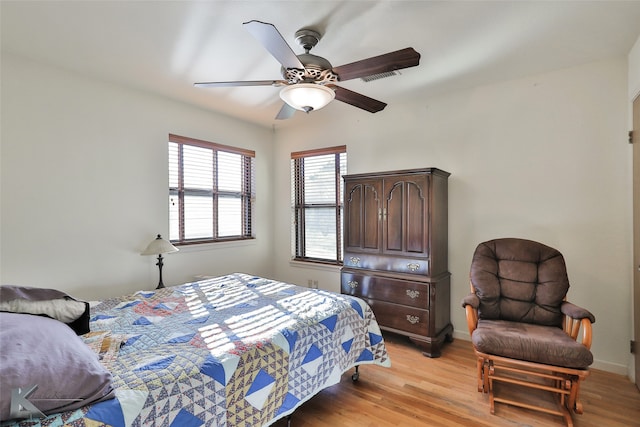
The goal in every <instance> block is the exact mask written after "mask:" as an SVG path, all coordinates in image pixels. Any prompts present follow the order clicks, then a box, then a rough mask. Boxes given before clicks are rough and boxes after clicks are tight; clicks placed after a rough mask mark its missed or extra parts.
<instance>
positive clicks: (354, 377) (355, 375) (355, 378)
mask: <svg viewBox="0 0 640 427" xmlns="http://www.w3.org/2000/svg"><path fill="white" fill-rule="evenodd" d="M358 366H359V365H356V371H355V372H354V373H353V375H351V380H352V381H358V378H360V372H358Z"/></svg>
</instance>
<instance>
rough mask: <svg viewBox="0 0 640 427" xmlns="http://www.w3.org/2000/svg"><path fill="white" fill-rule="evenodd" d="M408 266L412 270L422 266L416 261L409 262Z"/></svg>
mask: <svg viewBox="0 0 640 427" xmlns="http://www.w3.org/2000/svg"><path fill="white" fill-rule="evenodd" d="M407 268H408V269H409V270H411V271H418V269H419V268H420V264H418V263H415V262H410V263H409V264H407Z"/></svg>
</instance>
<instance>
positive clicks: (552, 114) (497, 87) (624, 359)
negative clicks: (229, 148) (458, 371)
mask: <svg viewBox="0 0 640 427" xmlns="http://www.w3.org/2000/svg"><path fill="white" fill-rule="evenodd" d="M626 76H627V63H626V60H625V58H621V59H619V60H611V61H606V62H599V63H592V64H588V65H584V66H580V67H575V68H571V69H565V70H559V71H555V72H551V73H546V74H542V75H536V76H531V77H528V78H523V79H519V80H513V81H507V82H502V83H498V84H493V85H489V86H483V87H478V88H475V89H471V90H464V91H460V92H457V93H451V94H447V95H442V96H431V97H429V96H424V97H421V96H420V94H417V95H416V102H415V103H412V104H410V105H409V104H408V105H398V104H393V103H391V102H390V105H389V106H388V107H387V108H386V109H385V110H384V111H382V112H380V113H377V114H375V115H371V114H369V113H365V112H362V113H359V114H353V113H349V114H347V111H348V110H349V109H352V108H353V107H349V106H347V105H343V104H340V103H339V102H335V103H333V104H332V105H330V106H329V107H327V108H326V109H324V110H321V111H319V112H318V113H322V114H318V115H317V116H315V117H314V120H306V122H305V123H304V125H300V126H295V127H283V128H282V129H279V130H278V131H277V141H276V143H277V149H276V152H275V154H274V163H275V168H274V169H275V171H276V173H277V175H276V177H275V188H274V203H275V206H276V208H275V209H276V212H275V218H276V221H277V222H276V227H275V229H276V231H275V237H276V248H275V253H276V254H277V259H276V265H275V269H276V274H277V275H278V276H279V277H280V278H281V279H284V280H293V281H298V282H302V283H306V279H307V278H313V279H315V280H319V283H320V287H323V288H326V289H330V290H338V289H339V282H340V279H339V273H338V270H337V269H333V270H331V269H325V270H315V269H310V270H307V271H305V270H303V269H300V268H297V267H294V266H292V265H291V263H290V262H289V253H290V250H289V240H288V239H289V235H290V233H289V222H288V218H289V214H290V212H289V208H288V206H289V190H288V189H289V175H288V172H287V171H288V161H289V153H290V152H291V151H292V150H293V149H295V150H300V149H306V148H315V147H322V146H327V145H338V144H346V145H347V153H348V168H349V171H348V172H349V173H362V172H373V171H383V170H394V169H406V168H414V167H429V166H433V167H438V168H441V169H444V170H446V171H448V172H451V174H452V175H451V177H450V178H449V268H450V271H451V273H452V298H451V310H452V322H453V324H454V328H455V336H456V337H459V338H464V339H468V331H467V330H466V323H465V320H464V311H463V310H462V308H461V307H460V304H459V302H460V300H461V299H462V297H463V296H464V295H466V294H467V293H468V290H469V285H468V274H469V264H470V260H471V256H472V254H473V251H474V249H475V247H476V246H477V244H478V243H480V242H482V241H485V240H488V239H492V238H497V237H509V236H511V237H523V238H529V239H533V240H537V241H540V242H543V243H546V244H548V245H550V246H552V247H555V248H557V249H559V250H560V251H561V252H562V253H563V254H564V256H565V258H566V262H567V265H568V270H569V278H570V281H571V289H570V291H569V299H570V300H571V301H572V302H574V303H576V304H578V305H581V306H584V307H586V308H588V309H590V310H592V311H593V313H594V314H595V316H596V318H597V322H596V323H595V325H594V333H595V338H594V344H593V352H594V355H595V358H596V362H595V364H594V366H595V367H598V368H603V369H607V370H611V371H614V372H618V373H622V374H626V373H627V367H628V351H629V350H628V348H629V339H630V333H631V326H630V325H631V313H630V307H629V303H628V301H629V298H630V297H631V288H632V286H631V283H630V275H629V271H630V264H629V262H630V256H629V251H630V248H631V228H630V224H631V212H630V210H629V202H628V195H629V194H630V190H629V186H630V179H629V177H630V174H631V170H630V168H629V165H628V162H627V156H628V147H627V146H628V144H627V142H626V141H627V79H626ZM381 82H384V80H383V81H381ZM376 84H377V83H376ZM383 84H384V83H383ZM388 84H392V82H391V80H388Z"/></svg>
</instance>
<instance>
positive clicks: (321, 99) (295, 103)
mask: <svg viewBox="0 0 640 427" xmlns="http://www.w3.org/2000/svg"><path fill="white" fill-rule="evenodd" d="M335 97H336V93H335V92H334V91H333V90H332V89H330V88H328V87H326V86H323V85H320V84H316V83H298V84H294V85H291V86H285V87H283V88H282V90H281V91H280V98H282V100H283V101H284V102H286V103H287V104H289V105H290V106H291V107H293V108H295V109H296V110H300V111H304V112H306V113H308V112H309V111H312V110H319V109H321V108H322V107H324V106H325V105H327V104H328V103H330V102H331V101H332V100H333V98H335Z"/></svg>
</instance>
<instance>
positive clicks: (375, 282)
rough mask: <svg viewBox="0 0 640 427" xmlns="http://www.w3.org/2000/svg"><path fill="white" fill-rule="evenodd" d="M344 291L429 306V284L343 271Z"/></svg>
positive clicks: (344, 292)
mask: <svg viewBox="0 0 640 427" xmlns="http://www.w3.org/2000/svg"><path fill="white" fill-rule="evenodd" d="M341 281H342V284H341V287H342V293H343V294H348V295H354V296H357V297H361V298H364V299H374V300H379V301H389V302H392V303H395V304H402V305H408V306H411V307H416V308H423V309H424V308H428V307H429V284H427V283H420V282H412V281H410V280H399V279H392V278H387V277H379V276H369V275H365V274H357V273H353V272H342V279H341Z"/></svg>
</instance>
